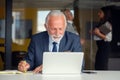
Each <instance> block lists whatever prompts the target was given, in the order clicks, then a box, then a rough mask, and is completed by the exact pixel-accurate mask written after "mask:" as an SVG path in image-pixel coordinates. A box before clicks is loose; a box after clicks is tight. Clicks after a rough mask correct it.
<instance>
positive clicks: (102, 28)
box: [99, 25, 111, 35]
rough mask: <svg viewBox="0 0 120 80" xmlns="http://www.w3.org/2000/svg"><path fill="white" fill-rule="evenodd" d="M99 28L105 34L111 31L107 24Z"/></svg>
mask: <svg viewBox="0 0 120 80" xmlns="http://www.w3.org/2000/svg"><path fill="white" fill-rule="evenodd" d="M99 30H100V31H101V32H102V33H103V34H105V35H106V34H108V33H109V32H111V30H110V29H109V28H107V27H106V26H105V25H102V26H100V27H99Z"/></svg>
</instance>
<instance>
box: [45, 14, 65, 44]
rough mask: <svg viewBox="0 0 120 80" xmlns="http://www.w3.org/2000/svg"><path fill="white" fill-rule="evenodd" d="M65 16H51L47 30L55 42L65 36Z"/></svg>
mask: <svg viewBox="0 0 120 80" xmlns="http://www.w3.org/2000/svg"><path fill="white" fill-rule="evenodd" d="M65 24H66V23H65V20H64V17H63V16H50V17H49V20H48V24H47V25H45V26H46V29H47V31H48V33H49V35H50V36H51V38H52V39H53V41H56V42H58V41H60V40H61V38H62V37H63V35H64V32H65V29H66V25H65Z"/></svg>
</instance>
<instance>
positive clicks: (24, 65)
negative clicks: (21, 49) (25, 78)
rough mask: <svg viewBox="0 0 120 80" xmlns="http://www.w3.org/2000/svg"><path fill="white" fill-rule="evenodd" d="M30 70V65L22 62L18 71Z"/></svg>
mask: <svg viewBox="0 0 120 80" xmlns="http://www.w3.org/2000/svg"><path fill="white" fill-rule="evenodd" d="M29 68H30V65H29V64H28V63H27V62H26V61H20V63H19V64H18V70H19V71H22V72H26V71H27V70H28V69H29Z"/></svg>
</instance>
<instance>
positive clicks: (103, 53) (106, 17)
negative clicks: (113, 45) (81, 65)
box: [91, 6, 112, 70]
mask: <svg viewBox="0 0 120 80" xmlns="http://www.w3.org/2000/svg"><path fill="white" fill-rule="evenodd" d="M98 17H99V19H100V21H99V23H98V25H97V26H96V27H95V28H94V29H93V31H92V32H91V33H92V34H94V35H95V37H94V39H95V40H96V44H97V47H98V50H97V53H96V57H95V70H107V69H108V58H109V53H110V52H111V51H110V50H111V49H110V42H111V40H112V21H111V9H110V7H109V6H107V7H102V8H101V9H100V10H99V12H98ZM102 28H103V29H102ZM106 29H107V30H106Z"/></svg>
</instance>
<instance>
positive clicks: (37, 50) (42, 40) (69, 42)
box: [25, 31, 82, 70]
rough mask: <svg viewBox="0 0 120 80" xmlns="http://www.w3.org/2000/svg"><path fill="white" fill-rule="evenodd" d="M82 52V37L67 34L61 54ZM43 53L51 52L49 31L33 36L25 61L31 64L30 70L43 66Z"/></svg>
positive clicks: (60, 46) (61, 44) (61, 45)
mask: <svg viewBox="0 0 120 80" xmlns="http://www.w3.org/2000/svg"><path fill="white" fill-rule="evenodd" d="M64 51H71V52H81V51H82V49H81V44H80V37H79V36H78V35H75V34H73V33H71V32H67V31H66V32H65V34H64V36H63V38H62V40H61V42H60V45H59V52H64ZM43 52H49V35H48V33H47V31H45V32H41V33H39V34H36V35H34V36H32V38H31V42H30V45H29V47H28V53H27V55H26V57H25V60H26V61H27V62H28V63H29V64H30V70H33V69H34V68H36V67H37V66H39V65H41V64H42V59H43Z"/></svg>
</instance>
